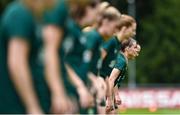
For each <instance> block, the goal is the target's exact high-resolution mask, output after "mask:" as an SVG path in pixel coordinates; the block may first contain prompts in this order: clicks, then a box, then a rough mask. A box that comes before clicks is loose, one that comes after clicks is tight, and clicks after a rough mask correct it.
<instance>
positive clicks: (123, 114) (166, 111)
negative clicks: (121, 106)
mask: <svg viewBox="0 0 180 115" xmlns="http://www.w3.org/2000/svg"><path fill="white" fill-rule="evenodd" d="M127 114H134V115H135V114H136V115H139V114H141V115H143V114H144V115H145V114H148V115H149V114H157V115H164V114H166V115H172V114H178V115H180V109H157V110H155V111H153V112H150V111H149V109H126V110H121V111H120V115H127Z"/></svg>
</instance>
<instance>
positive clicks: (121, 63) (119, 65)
mask: <svg viewBox="0 0 180 115" xmlns="http://www.w3.org/2000/svg"><path fill="white" fill-rule="evenodd" d="M113 68H116V69H118V70H120V74H119V76H118V78H117V79H116V80H115V84H114V85H117V86H118V87H120V85H121V82H122V80H124V78H125V74H126V71H127V61H126V58H125V56H124V55H123V54H122V53H118V55H117V59H116V62H115V65H114V67H113Z"/></svg>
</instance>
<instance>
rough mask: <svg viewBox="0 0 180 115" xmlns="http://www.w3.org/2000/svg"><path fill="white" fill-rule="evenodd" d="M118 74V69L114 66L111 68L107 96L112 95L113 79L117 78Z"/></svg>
mask: <svg viewBox="0 0 180 115" xmlns="http://www.w3.org/2000/svg"><path fill="white" fill-rule="evenodd" d="M119 74H120V70H119V69H116V68H114V69H113V70H112V72H111V75H110V77H109V83H108V85H109V91H108V96H109V97H110V96H112V93H113V87H114V82H115V80H116V79H117V78H118V76H119Z"/></svg>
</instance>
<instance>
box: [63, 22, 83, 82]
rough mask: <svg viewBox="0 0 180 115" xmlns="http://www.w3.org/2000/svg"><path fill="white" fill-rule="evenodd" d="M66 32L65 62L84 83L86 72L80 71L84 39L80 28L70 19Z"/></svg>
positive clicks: (64, 45) (64, 44)
mask: <svg viewBox="0 0 180 115" xmlns="http://www.w3.org/2000/svg"><path fill="white" fill-rule="evenodd" d="M67 31H68V33H67V35H66V37H65V41H64V43H63V47H64V50H65V62H66V63H68V64H69V65H70V66H71V67H72V68H73V70H74V71H75V72H76V73H77V74H78V75H79V76H80V77H81V79H82V80H83V81H85V82H86V81H87V76H86V72H85V71H83V70H81V66H82V64H83V61H84V59H83V54H84V51H85V43H86V38H85V36H84V34H83V32H82V28H81V27H80V26H79V25H78V24H77V23H76V22H75V21H74V20H72V19H69V20H68V22H67Z"/></svg>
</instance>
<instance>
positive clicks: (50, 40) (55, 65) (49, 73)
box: [43, 26, 65, 95]
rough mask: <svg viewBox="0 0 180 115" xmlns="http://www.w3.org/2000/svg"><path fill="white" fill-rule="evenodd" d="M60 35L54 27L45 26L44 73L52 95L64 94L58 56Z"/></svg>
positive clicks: (60, 31) (58, 30) (59, 31)
mask: <svg viewBox="0 0 180 115" xmlns="http://www.w3.org/2000/svg"><path fill="white" fill-rule="evenodd" d="M62 34H63V32H62V30H60V29H59V28H57V27H55V26H47V27H45V28H44V31H43V35H44V42H45V73H46V79H47V83H48V85H49V88H50V90H51V93H52V95H62V94H65V90H64V84H63V81H62V76H61V75H62V74H61V67H60V65H61V64H60V56H59V54H58V50H59V47H60V43H61V39H62Z"/></svg>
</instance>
